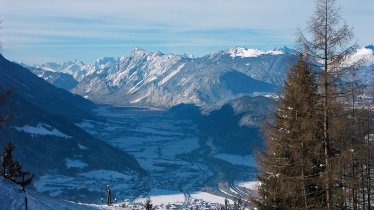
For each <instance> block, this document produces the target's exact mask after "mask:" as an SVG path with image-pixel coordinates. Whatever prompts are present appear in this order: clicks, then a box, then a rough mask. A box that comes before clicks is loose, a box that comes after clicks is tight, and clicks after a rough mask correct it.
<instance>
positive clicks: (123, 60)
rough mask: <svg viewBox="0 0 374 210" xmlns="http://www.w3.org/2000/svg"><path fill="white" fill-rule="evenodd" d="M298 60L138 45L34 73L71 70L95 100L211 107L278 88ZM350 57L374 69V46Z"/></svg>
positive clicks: (277, 54)
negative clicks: (185, 52) (199, 53)
mask: <svg viewBox="0 0 374 210" xmlns="http://www.w3.org/2000/svg"><path fill="white" fill-rule="evenodd" d="M296 58H297V53H296V51H294V50H292V49H289V48H286V47H284V48H282V49H273V50H267V51H265V50H258V49H247V48H243V47H236V48H230V49H228V50H225V51H218V52H214V53H211V54H208V55H206V56H203V57H200V58H193V57H191V56H185V55H174V54H163V53H161V52H148V51H146V50H143V49H139V48H137V49H135V50H133V51H132V52H131V53H130V54H129V55H128V56H123V57H118V58H113V57H104V58H100V59H98V60H96V62H94V63H93V64H89V65H86V64H84V63H83V62H81V61H79V60H75V61H72V62H67V63H62V64H56V63H46V64H43V65H39V66H34V70H33V72H34V73H35V72H36V70H35V68H36V69H39V72H38V73H36V74H37V75H42V74H41V73H40V69H41V70H43V71H49V72H51V71H52V72H55V73H56V74H60V73H65V74H70V75H72V76H73V77H74V79H75V80H76V81H77V84H76V86H74V87H71V86H69V88H67V89H69V90H71V91H72V92H73V93H77V94H79V95H81V96H84V97H85V98H88V99H90V100H92V101H94V102H97V103H108V104H115V105H149V106H157V107H172V106H174V105H177V104H180V103H192V104H196V105H199V106H206V107H209V106H219V105H222V104H224V103H225V102H227V101H229V100H232V99H235V98H237V97H240V96H244V95H264V94H269V93H274V92H277V91H278V90H279V87H281V86H282V85H283V81H284V79H285V76H286V72H287V70H288V69H289V68H290V66H291V65H292V64H293V63H294V62H295V60H296ZM351 59H355V60H356V59H365V60H367V62H365V67H366V69H373V68H374V62H373V60H374V55H373V49H372V48H370V46H368V47H366V48H363V49H359V50H358V51H357V53H356V54H355V55H354V56H352V58H351ZM370 72H372V71H371V70H370V71H369V73H370ZM364 74H367V71H366V73H364ZM369 75H372V74H371V73H370V74H369ZM49 76H50V74H49ZM42 77H43V76H42ZM364 78H366V76H365V77H364ZM369 78H370V77H369ZM371 78H372V77H371ZM45 79H47V80H51V78H49V79H48V78H45Z"/></svg>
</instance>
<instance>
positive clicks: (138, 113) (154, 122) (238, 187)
mask: <svg viewBox="0 0 374 210" xmlns="http://www.w3.org/2000/svg"><path fill="white" fill-rule="evenodd" d="M96 112H97V114H98V115H99V116H100V117H101V118H102V119H103V120H101V121H89V120H86V121H83V122H81V123H79V124H77V125H78V126H79V127H81V128H83V129H84V130H86V131H88V132H89V133H90V134H92V135H94V136H96V137H98V138H99V139H101V140H103V141H105V142H107V143H109V144H111V145H113V146H115V147H117V148H120V149H122V150H124V151H126V152H129V153H130V154H132V155H134V157H135V158H136V159H137V161H138V162H139V163H140V165H141V166H142V167H143V168H144V169H145V170H146V171H147V172H148V175H147V176H144V177H136V176H135V175H133V174H121V173H119V172H116V171H106V170H99V169H98V170H96V171H90V172H86V173H81V174H80V175H79V176H77V177H67V176H62V175H59V174H53V173H51V174H46V175H45V176H42V177H40V179H38V180H36V181H35V182H34V186H35V188H36V189H37V191H38V192H44V193H47V194H49V195H51V196H60V197H61V195H64V194H63V193H66V190H69V189H70V190H72V189H77V188H79V189H81V190H82V196H83V194H85V193H86V192H88V194H90V199H91V202H92V203H97V204H99V203H101V199H102V198H105V189H106V186H107V185H110V187H111V189H112V192H113V194H114V197H113V198H115V199H116V201H117V202H118V203H124V202H125V203H128V204H129V205H135V206H136V204H135V203H140V202H144V201H145V199H146V198H147V197H150V198H151V200H152V202H153V203H154V204H155V205H158V206H164V207H165V205H168V204H174V205H176V206H175V208H177V209H184V208H187V207H189V206H191V205H192V206H196V205H212V204H217V205H218V204H223V203H224V199H225V198H228V199H230V200H231V203H232V202H233V201H232V200H235V199H236V198H238V197H240V198H241V199H243V200H248V197H249V196H251V195H254V194H255V192H254V191H253V186H254V185H253V184H252V185H248V184H242V183H241V182H248V181H251V180H254V178H255V175H256V166H255V163H254V160H253V158H252V156H251V155H246V156H241V155H237V154H225V153H222V152H220V151H219V150H218V149H217V148H215V147H214V146H213V145H211V144H209V143H206V142H209V141H206V140H204V139H202V137H201V133H200V132H201V131H199V129H198V127H197V125H195V124H194V123H193V122H191V121H189V120H185V119H178V118H177V117H175V116H174V115H173V114H171V113H169V112H167V111H163V110H157V109H151V108H139V107H112V106H101V107H100V108H99V109H98V110H96ZM69 161H70V162H67V164H68V163H69V164H70V167H77V168H79V167H85V165H84V164H85V163H83V162H81V163H78V162H74V160H69ZM251 183H252V182H251ZM248 186H251V187H249V188H248ZM76 201H80V198H79V196H77V198H76Z"/></svg>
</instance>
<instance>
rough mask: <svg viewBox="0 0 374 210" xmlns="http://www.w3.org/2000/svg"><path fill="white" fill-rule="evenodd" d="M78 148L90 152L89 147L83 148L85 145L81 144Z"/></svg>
mask: <svg viewBox="0 0 374 210" xmlns="http://www.w3.org/2000/svg"><path fill="white" fill-rule="evenodd" d="M78 147H79V149H81V150H88V148H87V147H85V146H83V145H81V144H78Z"/></svg>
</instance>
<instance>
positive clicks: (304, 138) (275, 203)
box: [256, 56, 324, 209]
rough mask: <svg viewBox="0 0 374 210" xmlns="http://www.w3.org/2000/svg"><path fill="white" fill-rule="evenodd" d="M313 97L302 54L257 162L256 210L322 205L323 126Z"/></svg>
mask: <svg viewBox="0 0 374 210" xmlns="http://www.w3.org/2000/svg"><path fill="white" fill-rule="evenodd" d="M317 94H318V93H317V85H316V82H315V76H314V72H313V71H312V69H311V67H310V66H308V64H307V61H306V59H305V58H304V57H303V56H301V57H300V59H299V60H298V61H297V63H296V64H295V66H294V67H293V68H292V69H291V71H290V72H289V73H288V77H287V80H286V82H285V86H284V93H283V95H282V96H281V97H280V100H279V103H278V108H277V112H276V115H275V120H274V124H273V125H270V126H269V128H268V130H267V133H266V146H267V150H266V151H264V152H263V153H262V154H261V155H260V156H259V158H258V160H259V165H260V169H261V174H260V176H259V181H261V183H262V184H261V186H260V187H259V199H258V200H257V202H256V203H257V204H258V207H259V209H319V208H322V207H323V204H322V202H321V201H322V200H323V199H322V197H323V194H324V192H323V189H322V185H321V184H322V183H320V182H319V173H320V172H321V171H322V170H323V165H322V164H321V163H322V162H323V142H321V141H320V139H321V137H322V136H323V127H322V115H320V114H319V112H318V109H319V107H318V95H317Z"/></svg>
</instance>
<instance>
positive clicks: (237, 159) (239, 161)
mask: <svg viewBox="0 0 374 210" xmlns="http://www.w3.org/2000/svg"><path fill="white" fill-rule="evenodd" d="M213 157H215V158H218V159H221V160H224V161H226V162H229V163H231V164H234V165H243V166H248V167H257V166H256V160H255V159H254V157H253V156H252V155H245V156H241V155H232V154H226V153H218V154H215V155H213Z"/></svg>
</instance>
